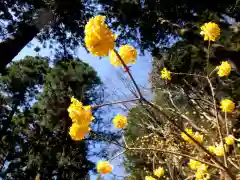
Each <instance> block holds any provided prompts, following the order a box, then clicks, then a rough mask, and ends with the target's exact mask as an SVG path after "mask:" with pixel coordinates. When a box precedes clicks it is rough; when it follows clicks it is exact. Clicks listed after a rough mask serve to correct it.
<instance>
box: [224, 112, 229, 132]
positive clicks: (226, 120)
mask: <svg viewBox="0 0 240 180" xmlns="http://www.w3.org/2000/svg"><path fill="white" fill-rule="evenodd" d="M224 120H225V125H226V131H227V136H228V135H229V130H228V119H227V112H225V113H224Z"/></svg>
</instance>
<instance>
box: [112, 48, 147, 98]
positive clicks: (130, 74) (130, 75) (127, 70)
mask: <svg viewBox="0 0 240 180" xmlns="http://www.w3.org/2000/svg"><path fill="white" fill-rule="evenodd" d="M114 52H115V53H116V55H117V57H118V59H119V60H120V61H121V63H122V65H123V67H124V68H125V70H126V72H127V73H128V76H129V77H130V79H131V81H132V82H133V84H134V86H135V88H136V90H137V92H138V94H139V97H140V99H142V98H143V95H142V93H141V91H140V89H139V87H138V85H137V83H136V81H135V79H134V78H133V76H132V73H131V72H130V71H129V68H128V67H127V65H126V64H125V62H124V61H123V60H122V58H121V56H120V55H119V54H118V52H117V50H116V49H114Z"/></svg>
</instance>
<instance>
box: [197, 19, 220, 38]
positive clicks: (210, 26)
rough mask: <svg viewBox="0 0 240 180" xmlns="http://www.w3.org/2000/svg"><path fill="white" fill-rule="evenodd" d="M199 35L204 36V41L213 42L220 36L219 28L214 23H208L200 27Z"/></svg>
mask: <svg viewBox="0 0 240 180" xmlns="http://www.w3.org/2000/svg"><path fill="white" fill-rule="evenodd" d="M200 34H201V35H203V36H204V41H208V40H209V41H215V40H216V39H217V38H218V36H219V35H220V28H219V27H218V25H217V24H216V23H213V22H208V23H205V24H204V25H203V26H201V32H200Z"/></svg>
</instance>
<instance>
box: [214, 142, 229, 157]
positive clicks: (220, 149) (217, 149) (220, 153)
mask: <svg viewBox="0 0 240 180" xmlns="http://www.w3.org/2000/svg"><path fill="white" fill-rule="evenodd" d="M224 147H225V152H228V151H229V148H228V146H227V145H226V144H224ZM214 154H216V156H224V149H223V145H222V144H219V145H217V146H216V147H215V150H214Z"/></svg>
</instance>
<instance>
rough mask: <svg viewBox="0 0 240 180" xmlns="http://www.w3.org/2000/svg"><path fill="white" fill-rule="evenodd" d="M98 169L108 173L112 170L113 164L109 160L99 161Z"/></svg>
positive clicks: (100, 171)
mask: <svg viewBox="0 0 240 180" xmlns="http://www.w3.org/2000/svg"><path fill="white" fill-rule="evenodd" d="M97 171H98V172H99V173H101V174H108V173H110V172H112V166H111V164H110V163H109V162H108V161H98V163H97Z"/></svg>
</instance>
